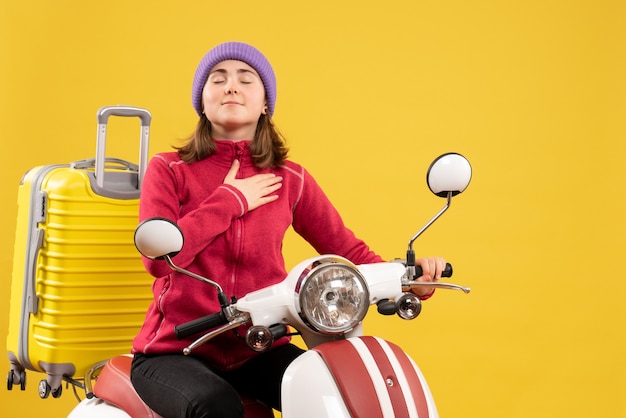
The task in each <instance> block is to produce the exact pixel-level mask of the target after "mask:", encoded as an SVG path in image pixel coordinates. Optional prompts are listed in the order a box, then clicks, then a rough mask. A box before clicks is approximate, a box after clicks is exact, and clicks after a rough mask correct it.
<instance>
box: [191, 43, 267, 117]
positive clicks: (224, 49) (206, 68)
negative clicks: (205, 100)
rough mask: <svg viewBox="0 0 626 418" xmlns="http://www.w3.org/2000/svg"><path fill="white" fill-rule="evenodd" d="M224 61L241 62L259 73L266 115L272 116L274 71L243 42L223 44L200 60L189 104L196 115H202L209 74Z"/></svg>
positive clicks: (262, 57)
mask: <svg viewBox="0 0 626 418" xmlns="http://www.w3.org/2000/svg"><path fill="white" fill-rule="evenodd" d="M226 60H238V61H243V62H245V63H246V64H248V65H249V66H251V67H252V68H254V69H255V70H256V72H257V73H259V76H260V77H261V81H263V86H264V87H265V99H266V100H267V113H268V115H269V116H272V115H273V114H274V105H275V104H276V76H275V75H274V70H273V69H272V66H271V65H270V63H269V61H268V60H267V58H265V56H264V55H263V54H262V53H261V52H260V51H259V50H258V49H256V48H255V47H253V46H252V45H248V44H246V43H243V42H225V43H223V44H219V45H217V46H215V47H214V48H213V49H211V50H210V51H209V52H207V54H206V55H205V56H204V57H203V58H202V60H201V61H200V64H198V68H197V69H196V74H195V76H194V78H193V87H192V89H191V103H192V104H193V108H194V109H196V113H198V115H201V114H202V90H203V89H204V85H205V84H206V81H207V79H208V78H209V72H211V69H212V68H213V67H215V65H216V64H218V63H220V62H222V61H226Z"/></svg>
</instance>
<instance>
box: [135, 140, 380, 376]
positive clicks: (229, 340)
mask: <svg viewBox="0 0 626 418" xmlns="http://www.w3.org/2000/svg"><path fill="white" fill-rule="evenodd" d="M216 143H217V152H216V153H214V154H212V155H211V156H209V157H208V158H205V159H204V160H202V161H197V162H194V163H190V164H188V163H184V162H183V161H181V160H180V158H179V156H178V154H177V153H176V152H169V153H163V154H158V155H156V156H155V157H154V158H152V160H151V161H150V163H149V165H148V168H147V170H146V175H145V177H144V181H143V184H142V192H141V202H140V211H139V212H140V214H139V216H140V220H145V219H147V218H151V217H163V218H167V219H170V220H172V221H174V222H176V223H177V224H178V226H179V227H180V228H181V229H182V231H183V233H184V236H185V240H184V246H183V249H182V251H181V252H180V253H179V254H178V255H176V256H175V257H174V258H173V260H174V262H175V263H176V264H177V265H178V266H180V267H183V268H186V269H188V270H190V271H192V272H195V273H198V274H200V275H203V276H205V277H208V278H209V279H212V280H214V281H217V282H218V283H220V285H221V286H222V287H223V289H224V291H225V293H226V294H227V295H228V296H229V297H230V296H236V297H241V296H244V295H246V294H247V293H249V292H251V291H253V290H258V289H260V288H263V287H266V286H269V285H272V284H275V283H278V282H280V281H281V280H283V279H284V278H285V277H286V275H287V271H286V269H285V263H284V260H283V256H282V253H281V250H282V242H283V238H284V236H285V232H286V231H287V229H288V228H289V226H293V228H294V230H295V231H296V232H297V233H298V234H300V235H301V236H302V237H303V238H304V239H306V240H307V241H308V242H309V243H310V244H311V245H312V246H313V248H315V249H316V250H317V251H318V252H319V253H320V254H327V253H332V254H338V255H341V256H344V257H346V258H348V259H349V260H351V261H352V262H354V263H356V264H361V263H374V262H379V261H382V259H381V258H380V257H379V256H378V255H376V254H375V253H373V252H372V251H370V249H369V248H368V246H367V245H366V244H365V243H364V242H363V241H362V240H360V239H358V238H356V237H355V235H354V234H353V233H352V231H350V230H349V229H348V228H347V227H346V226H345V225H344V223H343V221H342V219H341V217H340V215H339V213H338V212H337V210H336V209H335V208H334V207H333V205H332V204H331V202H330V201H329V200H328V198H327V197H326V195H325V194H324V192H323V191H322V189H321V188H320V187H319V185H318V184H317V183H316V182H315V180H314V179H313V177H311V175H310V174H309V173H308V172H307V171H306V170H305V169H304V168H303V167H301V166H300V165H298V164H295V163H293V162H291V161H287V162H286V164H285V165H284V166H282V167H278V168H267V169H259V168H257V167H256V166H254V164H253V162H252V159H251V156H250V149H249V144H250V143H249V141H241V142H232V141H216ZM234 159H239V161H240V162H241V166H240V169H239V173H238V177H241V178H244V177H250V176H252V175H254V174H258V173H261V172H273V173H275V174H277V175H280V176H282V177H283V180H282V188H280V189H279V190H278V192H277V193H278V195H279V198H278V199H277V200H276V201H274V202H271V203H269V204H266V205H263V206H261V207H259V208H257V209H255V210H253V211H250V212H248V207H247V203H246V200H245V198H244V196H243V195H242V194H241V193H240V192H239V191H238V190H237V189H236V188H234V187H232V186H230V185H225V184H223V181H224V178H225V177H226V174H227V173H228V171H229V169H230V167H231V165H232V163H233V160H234ZM144 264H145V267H146V269H147V270H148V272H149V273H150V274H152V275H153V276H154V277H156V280H155V281H154V284H153V293H154V301H153V302H152V304H151V305H150V307H149V309H148V312H147V315H146V320H145V322H144V324H143V327H142V329H141V331H140V332H139V334H138V335H137V336H136V337H135V339H134V342H133V352H141V353H145V354H158V353H173V352H174V353H180V352H181V351H182V349H183V348H184V347H185V346H187V345H188V344H189V343H190V342H191V341H192V339H187V340H183V341H179V340H178V339H177V338H176V336H175V334H174V326H175V325H179V324H182V323H185V322H188V321H191V320H194V319H197V318H199V317H201V316H205V315H208V314H209V313H212V312H217V311H218V310H219V303H218V301H217V297H216V292H215V290H214V289H213V288H212V287H211V286H210V285H208V284H205V283H202V282H199V281H197V280H195V279H192V278H190V277H187V276H184V275H182V274H179V273H175V272H172V271H171V270H170V268H169V267H168V266H167V265H166V264H165V262H164V261H154V260H149V259H146V258H144ZM286 342H287V339H283V341H279V342H278V343H279V344H283V343H286ZM194 352H195V354H196V355H199V356H202V357H204V358H205V359H207V360H209V362H210V363H211V364H212V365H213V366H214V367H218V368H220V369H232V368H235V367H238V366H240V365H241V364H243V362H245V361H246V360H248V359H250V358H251V357H253V356H254V355H255V353H254V352H253V351H252V350H250V349H249V348H248V347H247V346H246V345H245V343H244V342H243V341H241V340H240V339H238V338H237V337H236V336H235V335H234V334H233V333H231V332H227V333H224V334H222V335H221V336H220V337H218V338H217V339H214V340H213V341H211V342H210V343H208V344H205V345H203V346H202V347H199V348H197V349H196V350H195V351H194Z"/></svg>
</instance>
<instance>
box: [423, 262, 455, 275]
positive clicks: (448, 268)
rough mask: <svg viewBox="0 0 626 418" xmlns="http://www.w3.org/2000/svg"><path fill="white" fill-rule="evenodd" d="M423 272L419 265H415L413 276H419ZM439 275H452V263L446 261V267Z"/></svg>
mask: <svg viewBox="0 0 626 418" xmlns="http://www.w3.org/2000/svg"><path fill="white" fill-rule="evenodd" d="M422 274H424V272H423V271H422V268H421V267H420V266H415V278H418V277H420V276H421V275H422ZM441 277H452V264H450V263H446V268H444V269H443V271H442V272H441Z"/></svg>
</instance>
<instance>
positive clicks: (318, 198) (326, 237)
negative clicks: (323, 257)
mask: <svg viewBox="0 0 626 418" xmlns="http://www.w3.org/2000/svg"><path fill="white" fill-rule="evenodd" d="M302 171H303V176H302V182H303V184H302V193H301V196H300V200H299V202H298V203H297V204H296V208H295V210H294V221H293V228H294V230H295V231H296V232H297V233H298V234H300V235H301V236H302V237H303V238H304V239H305V240H306V241H307V242H309V244H311V245H312V246H313V248H315V250H316V251H317V252H318V253H320V254H337V255H340V256H343V257H345V258H347V259H348V260H350V261H352V262H353V263H355V264H365V263H377V262H381V261H383V259H382V258H381V257H380V256H379V255H378V254H376V253H374V252H373V251H372V250H370V248H369V247H368V246H367V244H365V242H364V241H363V240H361V239H359V238H357V237H356V236H355V234H354V233H353V232H352V230H350V229H349V228H348V227H347V226H346V225H345V224H344V222H343V220H342V218H341V216H340V215H339V212H338V211H337V209H336V208H335V207H334V206H333V204H332V203H331V202H330V200H329V199H328V197H327V196H326V194H325V193H324V191H323V190H322V189H321V187H320V186H319V185H318V184H317V182H316V181H315V179H314V178H313V177H312V176H311V175H310V174H309V173H308V172H307V171H306V170H305V169H302Z"/></svg>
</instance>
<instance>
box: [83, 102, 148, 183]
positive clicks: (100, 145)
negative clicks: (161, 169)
mask: <svg viewBox="0 0 626 418" xmlns="http://www.w3.org/2000/svg"><path fill="white" fill-rule="evenodd" d="M110 116H123V117H137V118H139V119H140V120H141V138H140V141H139V169H138V179H137V188H138V189H141V182H142V180H143V175H144V173H145V171H146V164H147V162H148V141H149V138H150V122H151V121H152V114H151V113H150V112H149V111H148V110H147V109H143V108H140V107H134V106H104V107H101V108H100V109H99V110H98V112H97V117H98V136H97V140H96V163H95V177H96V183H97V185H98V187H101V188H102V187H104V166H105V158H106V132H107V125H108V122H109V117H110Z"/></svg>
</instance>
